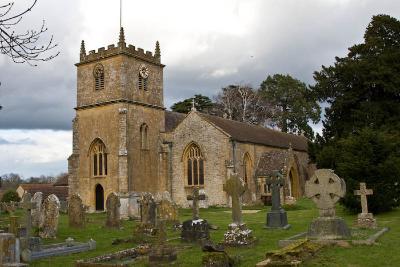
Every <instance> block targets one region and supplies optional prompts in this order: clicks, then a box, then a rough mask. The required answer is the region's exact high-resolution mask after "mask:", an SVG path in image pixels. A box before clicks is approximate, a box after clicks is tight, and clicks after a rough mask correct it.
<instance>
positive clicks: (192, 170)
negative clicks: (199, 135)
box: [185, 144, 204, 186]
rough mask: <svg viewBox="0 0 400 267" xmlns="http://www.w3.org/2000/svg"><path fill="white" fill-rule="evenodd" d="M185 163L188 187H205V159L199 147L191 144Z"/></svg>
mask: <svg viewBox="0 0 400 267" xmlns="http://www.w3.org/2000/svg"><path fill="white" fill-rule="evenodd" d="M185 162H186V178H187V185H189V186H196V185H204V158H203V155H202V153H201V151H200V148H199V147H198V146H197V145H195V144H191V145H190V146H189V148H188V149H186V155H185Z"/></svg>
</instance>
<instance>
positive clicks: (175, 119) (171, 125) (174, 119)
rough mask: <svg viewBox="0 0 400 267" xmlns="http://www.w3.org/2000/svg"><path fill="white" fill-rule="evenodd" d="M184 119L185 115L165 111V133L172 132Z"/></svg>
mask: <svg viewBox="0 0 400 267" xmlns="http://www.w3.org/2000/svg"><path fill="white" fill-rule="evenodd" d="M185 117H186V114H183V113H178V112H173V111H168V110H166V111H165V132H172V131H173V130H174V129H175V127H176V126H178V124H179V123H181V121H183V119H184V118H185Z"/></svg>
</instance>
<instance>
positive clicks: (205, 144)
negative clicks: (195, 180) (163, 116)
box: [172, 112, 230, 207]
mask: <svg viewBox="0 0 400 267" xmlns="http://www.w3.org/2000/svg"><path fill="white" fill-rule="evenodd" d="M172 141H173V149H172V150H173V152H172V153H173V154H172V169H173V174H172V198H173V200H174V201H175V202H176V203H177V204H178V205H180V206H183V207H187V206H188V205H189V202H188V201H187V199H186V197H187V195H190V194H191V187H188V186H186V185H187V182H186V175H185V173H184V172H185V170H184V168H185V166H184V162H183V161H182V156H183V153H184V150H185V148H186V147H187V145H189V144H190V143H191V142H195V143H196V144H197V145H198V146H199V147H200V149H201V152H202V153H203V156H204V159H205V161H204V191H205V193H206V196H207V197H208V204H209V205H226V204H227V196H226V194H225V192H224V191H223V184H224V182H225V179H226V166H225V163H226V162H225V161H226V160H228V159H229V148H230V146H229V137H227V136H226V135H225V134H223V133H222V132H221V131H220V130H218V129H216V128H215V127H213V126H212V125H211V124H209V123H208V122H205V121H204V120H203V119H202V118H201V117H200V116H199V115H198V114H196V112H191V113H190V114H189V115H188V117H187V118H186V119H185V120H183V121H182V123H181V124H179V126H178V127H177V128H176V129H175V131H174V132H173V133H172Z"/></svg>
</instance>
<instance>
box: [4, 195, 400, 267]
mask: <svg viewBox="0 0 400 267" xmlns="http://www.w3.org/2000/svg"><path fill="white" fill-rule="evenodd" d="M256 208H257V209H261V211H260V212H258V213H254V214H244V215H243V216H244V221H245V222H246V223H247V225H248V227H249V228H250V229H252V230H253V232H254V235H255V236H256V238H257V243H256V244H255V245H254V246H253V247H250V248H229V249H227V251H228V253H229V254H230V255H235V256H237V257H239V258H240V264H239V266H255V264H256V263H257V262H259V261H261V260H263V259H264V254H265V252H266V251H269V250H274V249H277V248H278V247H277V241H278V240H279V239H284V238H287V237H290V236H292V235H295V234H297V233H300V232H304V231H306V230H307V227H308V224H309V223H310V221H311V220H312V218H314V217H316V216H317V214H318V212H317V210H316V209H315V208H314V205H313V204H312V203H311V202H310V201H309V200H306V199H302V200H300V201H298V204H297V206H296V208H295V209H291V210H288V211H287V212H288V219H289V223H290V224H291V225H292V227H291V228H290V229H289V230H266V229H264V228H263V226H264V224H265V214H266V211H267V209H269V208H265V207H256ZM227 210H229V209H227V208H209V209H207V210H205V209H201V210H200V214H201V217H202V218H205V219H207V220H208V221H209V222H210V223H211V224H214V225H217V226H218V227H219V229H218V230H216V231H211V238H212V239H213V240H214V241H215V242H220V241H222V239H223V234H224V232H225V230H226V228H227V225H228V224H229V222H230V216H231V215H230V214H229V213H226V212H224V211H227ZM337 213H338V215H339V216H341V217H344V218H345V220H346V221H347V223H348V225H349V226H351V225H352V223H353V221H354V218H355V215H350V214H348V213H346V212H345V211H344V210H343V209H342V208H341V207H338V208H337ZM190 217H191V210H189V209H182V210H180V219H181V221H183V220H186V219H188V218H190ZM376 217H377V219H378V224H379V226H380V227H383V226H387V227H390V229H391V230H390V231H389V232H387V233H386V234H385V235H384V236H383V237H382V238H381V239H380V240H379V244H377V245H374V246H352V247H351V248H339V247H329V248H324V249H323V250H322V251H321V252H320V253H319V254H318V256H317V257H316V258H313V259H312V260H310V261H309V262H307V263H306V264H305V265H304V266H352V267H355V266H363V267H364V266H399V263H400V253H396V251H398V249H399V247H400V235H399V232H400V209H396V210H394V211H392V212H388V213H385V214H382V215H378V216H376ZM88 218H89V222H88V224H87V227H86V228H85V229H82V230H79V229H69V228H68V218H67V216H66V215H61V218H60V224H59V232H58V238H57V239H56V240H51V241H46V243H48V242H50V243H53V242H62V241H63V240H65V239H66V238H67V237H73V238H75V240H77V241H83V242H86V241H88V240H89V239H90V238H93V239H95V240H96V241H97V249H96V250H95V251H90V252H85V253H80V254H73V255H70V256H63V257H53V258H48V259H44V260H40V261H35V262H32V263H31V265H30V266H52V267H53V266H63V267H66V266H73V263H74V261H75V260H77V259H84V258H90V257H94V256H98V255H101V254H104V253H109V252H113V251H118V250H122V249H126V248H129V247H133V246H134V244H120V245H112V244H111V242H112V240H113V239H114V238H129V237H130V236H132V232H133V227H134V225H135V224H136V222H134V221H124V222H123V229H122V230H110V229H106V228H104V227H103V225H104V222H105V214H90V215H89V216H88ZM4 220H6V218H4V215H1V216H0V223H4ZM178 236H179V233H178V232H173V231H172V230H171V231H169V233H168V238H171V239H172V238H174V237H178ZM171 243H172V244H175V245H176V246H178V248H179V253H178V261H177V262H176V265H175V266H201V257H202V254H203V253H202V252H201V249H200V247H199V246H198V245H189V246H188V244H181V243H180V242H179V241H178V240H174V241H171ZM183 246H185V248H183ZM133 266H146V261H145V260H141V261H138V262H137V263H135V264H134V265H133Z"/></svg>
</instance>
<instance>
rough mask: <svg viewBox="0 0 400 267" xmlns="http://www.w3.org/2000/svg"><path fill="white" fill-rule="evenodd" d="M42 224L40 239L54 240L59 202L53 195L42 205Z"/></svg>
mask: <svg viewBox="0 0 400 267" xmlns="http://www.w3.org/2000/svg"><path fill="white" fill-rule="evenodd" d="M42 212H43V223H42V227H41V228H42V229H41V232H40V233H39V235H40V237H41V238H56V235H57V229H58V217H59V213H60V201H59V200H58V197H57V196H56V195H54V194H51V195H49V196H48V197H47V198H46V199H45V201H44V202H43V205H42Z"/></svg>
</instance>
